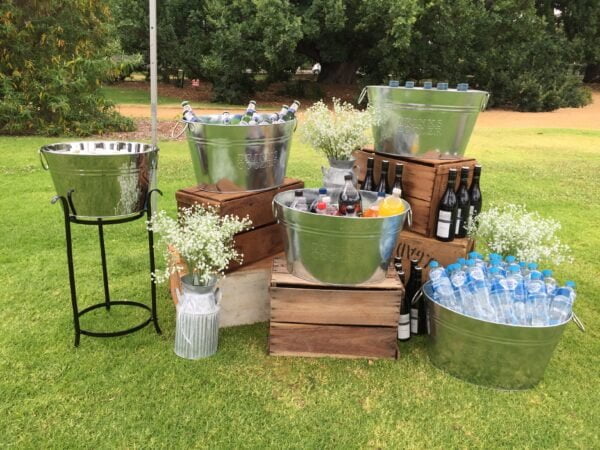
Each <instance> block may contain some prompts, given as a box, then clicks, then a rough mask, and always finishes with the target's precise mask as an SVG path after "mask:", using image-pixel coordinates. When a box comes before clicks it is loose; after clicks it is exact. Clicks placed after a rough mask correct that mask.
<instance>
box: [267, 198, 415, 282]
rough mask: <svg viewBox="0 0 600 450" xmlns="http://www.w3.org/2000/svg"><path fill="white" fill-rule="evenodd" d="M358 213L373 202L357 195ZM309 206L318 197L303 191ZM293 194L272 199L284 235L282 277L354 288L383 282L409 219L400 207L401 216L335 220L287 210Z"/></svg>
mask: <svg viewBox="0 0 600 450" xmlns="http://www.w3.org/2000/svg"><path fill="white" fill-rule="evenodd" d="M360 193H361V195H362V198H363V208H364V209H366V208H367V207H368V206H369V205H370V204H371V203H372V202H374V201H375V200H376V198H377V196H376V194H375V193H373V192H369V191H360ZM304 195H305V197H307V201H308V202H309V204H310V203H311V202H312V200H313V199H314V198H316V197H317V196H318V190H316V189H304ZM293 198H294V191H286V192H281V193H279V194H277V195H276V196H275V198H274V199H273V210H274V214H275V217H277V220H278V221H279V223H280V224H282V225H283V228H284V231H285V239H284V245H285V255H286V260H287V268H288V271H289V272H290V273H291V274H292V275H295V276H297V277H299V278H302V279H304V280H308V281H313V282H318V283H325V284H332V285H356V284H361V283H366V282H376V281H380V280H383V278H385V276H386V273H387V268H388V264H389V261H390V258H391V257H392V254H393V253H394V250H395V248H396V240H397V238H398V235H399V233H400V230H402V226H403V225H404V220H405V218H406V216H407V215H408V214H410V205H409V204H408V203H407V202H406V201H404V207H405V210H404V212H403V213H402V214H398V215H395V216H390V217H373V218H363V217H338V216H325V215H319V214H313V213H309V212H303V211H298V210H296V209H292V208H290V207H289V206H288V205H289V204H290V203H291V202H292V200H293Z"/></svg>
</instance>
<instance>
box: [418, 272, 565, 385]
mask: <svg viewBox="0 0 600 450" xmlns="http://www.w3.org/2000/svg"><path fill="white" fill-rule="evenodd" d="M423 292H424V294H425V297H426V299H427V312H428V316H429V326H430V330H429V334H430V336H429V344H428V352H429V359H430V361H431V363H432V364H433V365H434V366H436V367H438V368H439V369H442V370H444V371H446V372H448V373H450V374H452V375H454V376H456V377H457V378H461V379H463V380H466V381H469V382H471V383H475V384H478V385H482V386H487V387H493V388H499V389H509V390H519V389H529V388H532V387H534V386H535V385H536V384H537V383H539V382H540V380H541V379H542V378H543V376H544V371H545V370H546V366H547V365H548V363H549V362H550V359H551V358H552V354H553V353H554V349H555V347H556V344H558V341H559V339H560V337H561V336H562V334H563V331H564V330H565V327H566V326H567V323H568V322H569V321H570V320H571V317H569V319H567V321H565V322H563V323H561V324H558V325H552V326H545V327H524V326H517V325H505V324H499V323H493V322H488V321H485V320H478V319H475V318H472V317H468V316H465V315H463V314H460V313H458V312H455V311H452V310H451V309H448V308H446V307H444V306H442V305H440V304H439V303H437V302H436V301H435V300H434V299H433V291H432V287H431V282H430V281H429V282H427V283H426V284H425V285H424V286H423Z"/></svg>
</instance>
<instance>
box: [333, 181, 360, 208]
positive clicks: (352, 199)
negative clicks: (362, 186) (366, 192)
mask: <svg viewBox="0 0 600 450" xmlns="http://www.w3.org/2000/svg"><path fill="white" fill-rule="evenodd" d="M348 206H352V207H353V208H354V212H355V213H356V214H357V215H358V214H360V213H361V212H362V206H361V197H360V192H358V190H357V189H356V188H355V187H354V184H353V183H352V174H349V173H348V174H346V175H344V188H343V189H342V192H340V196H339V199H338V208H339V213H340V215H341V216H345V215H346V208H347V207H348Z"/></svg>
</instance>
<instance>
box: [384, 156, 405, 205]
mask: <svg viewBox="0 0 600 450" xmlns="http://www.w3.org/2000/svg"><path fill="white" fill-rule="evenodd" d="M403 172H404V164H400V163H397V164H396V167H395V168H394V184H393V185H392V189H391V191H393V190H394V188H398V189H400V190H401V191H402V195H401V197H402V198H404V186H402V173H403ZM391 191H390V192H388V194H391V193H392V192H391Z"/></svg>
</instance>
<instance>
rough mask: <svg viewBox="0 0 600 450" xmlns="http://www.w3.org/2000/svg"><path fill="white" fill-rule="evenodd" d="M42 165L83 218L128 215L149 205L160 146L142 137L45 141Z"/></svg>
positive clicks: (59, 191) (122, 216) (41, 156)
mask: <svg viewBox="0 0 600 450" xmlns="http://www.w3.org/2000/svg"><path fill="white" fill-rule="evenodd" d="M39 152H40V158H41V160H42V167H44V169H46V170H49V171H50V175H51V176H52V181H53V182H54V188H55V189H56V193H57V194H58V195H62V196H64V197H68V196H69V192H71V191H72V192H71V194H70V198H71V201H72V206H73V207H74V209H75V211H73V212H74V213H75V214H76V215H77V216H78V217H81V218H110V219H115V218H124V217H127V216H131V215H134V214H136V213H139V212H140V211H142V210H143V209H144V204H145V201H146V195H147V193H148V190H149V189H151V185H152V180H153V179H155V175H156V170H157V166H158V147H155V146H152V145H149V144H144V143H141V142H117V141H85V142H66V143H60V144H51V145H45V146H43V147H42V148H41V149H40V151H39Z"/></svg>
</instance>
